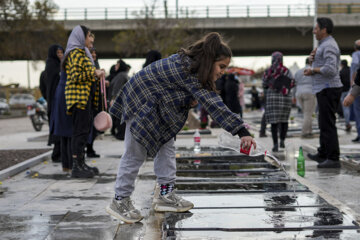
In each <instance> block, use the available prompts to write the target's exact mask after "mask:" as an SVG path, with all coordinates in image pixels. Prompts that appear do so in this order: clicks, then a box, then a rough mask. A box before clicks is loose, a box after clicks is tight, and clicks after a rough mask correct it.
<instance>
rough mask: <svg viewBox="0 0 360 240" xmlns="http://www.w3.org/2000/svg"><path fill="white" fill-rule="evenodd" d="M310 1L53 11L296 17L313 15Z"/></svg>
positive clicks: (92, 15)
mask: <svg viewBox="0 0 360 240" xmlns="http://www.w3.org/2000/svg"><path fill="white" fill-rule="evenodd" d="M314 12H315V8H314V5H311V4H294V5H238V6H236V5H231V6H230V5H223V6H191V7H179V8H174V7H172V8H164V7H156V8H154V9H152V10H151V9H150V8H147V7H142V8H139V7H124V8H120V7H114V8H64V9H59V10H58V11H57V12H55V13H54V14H53V18H54V19H55V20H88V19H92V20H96V19H98V20H108V19H141V18H146V17H152V18H159V19H162V18H238V17H248V18H249V17H297V16H314Z"/></svg>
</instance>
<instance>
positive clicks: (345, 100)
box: [343, 94, 355, 107]
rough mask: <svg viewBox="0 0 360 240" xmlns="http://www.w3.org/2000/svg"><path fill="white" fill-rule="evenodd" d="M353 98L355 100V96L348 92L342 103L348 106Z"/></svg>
mask: <svg viewBox="0 0 360 240" xmlns="http://www.w3.org/2000/svg"><path fill="white" fill-rule="evenodd" d="M354 100H355V97H354V96H353V95H351V94H349V95H347V96H346V98H345V99H344V102H343V104H344V106H345V107H348V106H350V105H351V104H352V103H353V102H354Z"/></svg>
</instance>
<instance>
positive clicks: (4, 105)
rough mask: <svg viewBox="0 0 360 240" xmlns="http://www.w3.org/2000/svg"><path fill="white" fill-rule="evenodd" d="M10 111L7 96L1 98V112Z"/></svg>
mask: <svg viewBox="0 0 360 240" xmlns="http://www.w3.org/2000/svg"><path fill="white" fill-rule="evenodd" d="M9 111H10V107H9V104H7V102H6V99H5V98H0V114H4V113H7V112H9Z"/></svg>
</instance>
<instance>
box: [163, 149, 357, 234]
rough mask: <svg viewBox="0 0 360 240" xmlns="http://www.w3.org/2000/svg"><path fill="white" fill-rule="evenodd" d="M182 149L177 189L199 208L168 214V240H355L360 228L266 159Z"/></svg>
mask: <svg viewBox="0 0 360 240" xmlns="http://www.w3.org/2000/svg"><path fill="white" fill-rule="evenodd" d="M178 150H179V152H178V154H177V175H178V181H177V184H176V186H177V190H178V193H179V194H181V195H182V196H183V197H184V198H186V199H187V200H190V201H192V202H193V203H194V205H195V207H194V209H192V210H191V213H189V215H186V214H183V215H181V214H178V213H168V214H166V216H165V219H164V224H163V239H204V238H214V239H231V237H224V236H226V235H229V236H236V237H235V238H239V237H240V236H244V237H246V239H253V238H252V237H254V236H258V237H259V235H257V234H258V233H259V232H262V233H263V234H262V235H266V236H268V237H269V238H273V237H275V236H276V237H277V238H276V239H289V238H290V239H293V238H294V237H295V238H296V236H300V238H304V237H308V236H311V237H325V238H327V237H329V236H330V237H337V238H339V237H341V236H344V239H346V237H347V236H353V234H354V231H353V230H351V229H354V230H356V229H358V228H359V227H358V226H357V225H354V224H353V222H351V221H348V220H346V221H344V218H343V214H342V213H340V212H339V210H338V209H337V208H334V207H332V206H331V205H329V204H328V203H327V202H326V201H325V200H324V199H322V198H321V197H319V196H318V195H316V194H314V193H312V192H311V191H310V190H309V189H308V188H307V187H306V186H304V185H302V184H300V183H299V182H297V181H296V180H294V179H293V180H292V181H290V179H289V177H288V176H287V174H286V173H285V172H284V171H283V170H280V169H278V168H277V167H276V166H273V165H272V164H270V163H269V161H267V160H266V159H265V157H264V156H263V155H262V156H257V157H254V158H252V157H249V156H244V155H236V154H234V153H231V154H229V152H227V151H228V150H225V151H224V152H223V154H225V155H221V149H220V151H219V149H217V150H216V151H214V153H213V152H211V151H212V149H211V148H203V147H202V148H201V150H202V152H201V154H202V155H195V154H194V153H193V152H192V149H191V148H190V149H189V150H187V149H178ZM186 151H188V152H186ZM284 157H285V155H284ZM190 216H191V217H190ZM314 227H315V228H314ZM310 229H313V231H311V230H310ZM339 231H340V233H341V235H339ZM229 232H236V234H235V235H231V234H229ZM271 232H272V233H271ZM355 233H356V232H355ZM273 234H276V235H273ZM279 234H280V235H279ZM260 235H261V234H260ZM301 236H302V237H301ZM197 237H198V238H197ZM279 237H280V238H279ZM260 238H261V237H260Z"/></svg>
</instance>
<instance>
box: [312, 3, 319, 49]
mask: <svg viewBox="0 0 360 240" xmlns="http://www.w3.org/2000/svg"><path fill="white" fill-rule="evenodd" d="M318 1H319V0H315V1H314V4H315V9H314V11H315V12H314V26H313V27H315V26H316V18H317V12H318ZM317 46H318V41H317V40H316V37H315V35H314V34H313V49H315V48H317Z"/></svg>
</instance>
